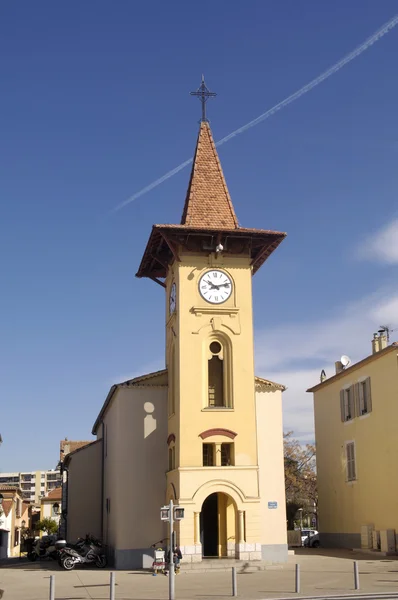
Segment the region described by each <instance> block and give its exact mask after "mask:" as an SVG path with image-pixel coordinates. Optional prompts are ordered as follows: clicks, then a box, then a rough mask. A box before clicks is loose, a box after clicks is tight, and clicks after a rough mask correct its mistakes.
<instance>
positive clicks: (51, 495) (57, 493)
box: [41, 487, 62, 502]
mask: <svg viewBox="0 0 398 600" xmlns="http://www.w3.org/2000/svg"><path fill="white" fill-rule="evenodd" d="M61 498H62V488H61V487H56V488H54V489H53V490H51V492H48V494H47V495H46V496H44V498H42V499H41V500H42V502H43V501H46V500H49V501H53V500H61Z"/></svg>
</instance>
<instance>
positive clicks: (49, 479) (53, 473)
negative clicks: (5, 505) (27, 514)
mask: <svg viewBox="0 0 398 600" xmlns="http://www.w3.org/2000/svg"><path fill="white" fill-rule="evenodd" d="M61 484H62V479H61V472H60V471H59V470H49V471H21V472H20V473H0V485H12V486H15V487H18V488H20V489H21V490H22V494H23V498H24V500H28V501H29V502H30V503H31V504H36V505H40V498H41V497H42V496H45V495H46V494H48V493H49V492H50V491H51V490H53V489H54V488H57V487H60V486H61Z"/></svg>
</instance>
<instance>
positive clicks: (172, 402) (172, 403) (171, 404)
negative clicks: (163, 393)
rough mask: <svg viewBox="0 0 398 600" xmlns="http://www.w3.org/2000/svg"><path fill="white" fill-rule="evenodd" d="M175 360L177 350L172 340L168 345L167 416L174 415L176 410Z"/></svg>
mask: <svg viewBox="0 0 398 600" xmlns="http://www.w3.org/2000/svg"><path fill="white" fill-rule="evenodd" d="M176 361H177V351H176V346H175V343H174V342H173V343H172V345H171V347H170V354H169V363H168V372H169V374H170V376H169V397H168V410H169V417H171V416H172V415H174V413H175V410H176V390H177V385H176V378H177V363H176Z"/></svg>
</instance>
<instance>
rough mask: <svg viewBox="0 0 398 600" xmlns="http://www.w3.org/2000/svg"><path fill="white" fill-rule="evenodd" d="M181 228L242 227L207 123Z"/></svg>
mask: <svg viewBox="0 0 398 600" xmlns="http://www.w3.org/2000/svg"><path fill="white" fill-rule="evenodd" d="M181 225H187V226H188V227H203V228H211V229H237V228H238V227H239V224H238V219H237V218H236V215H235V211H234V207H233V205H232V201H231V198H230V195H229V192H228V188H227V184H226V182H225V179H224V175H223V172H222V168H221V164H220V159H219V158H218V154H217V150H216V146H215V144H214V140H213V136H212V134H211V130H210V126H209V123H208V122H207V121H202V122H201V124H200V130H199V136H198V141H197V144H196V151H195V157H194V159H193V165H192V172H191V178H190V181H189V186H188V191H187V196H186V199H185V206H184V212H183V215H182V219H181Z"/></svg>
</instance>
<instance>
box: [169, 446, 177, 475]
mask: <svg viewBox="0 0 398 600" xmlns="http://www.w3.org/2000/svg"><path fill="white" fill-rule="evenodd" d="M175 468H176V448H175V446H174V445H173V446H171V447H170V448H169V471H173V470H174V469H175Z"/></svg>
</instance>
